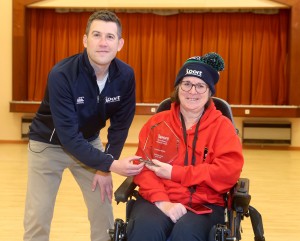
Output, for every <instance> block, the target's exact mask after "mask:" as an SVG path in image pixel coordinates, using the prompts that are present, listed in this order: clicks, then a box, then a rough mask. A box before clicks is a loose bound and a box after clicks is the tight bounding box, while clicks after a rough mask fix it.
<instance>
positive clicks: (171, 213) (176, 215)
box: [155, 201, 187, 223]
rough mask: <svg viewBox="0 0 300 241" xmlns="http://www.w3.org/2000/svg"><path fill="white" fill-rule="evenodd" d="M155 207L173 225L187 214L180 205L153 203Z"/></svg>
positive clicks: (163, 202)
mask: <svg viewBox="0 0 300 241" xmlns="http://www.w3.org/2000/svg"><path fill="white" fill-rule="evenodd" d="M155 206H156V207H158V208H159V209H160V210H161V211H162V212H163V213H164V214H166V215H167V216H168V217H169V218H170V219H171V220H172V222H173V223H176V222H177V221H178V219H180V218H181V217H182V216H183V215H184V214H186V213H187V210H186V208H185V206H183V205H182V204H181V203H171V202H167V201H160V202H155Z"/></svg>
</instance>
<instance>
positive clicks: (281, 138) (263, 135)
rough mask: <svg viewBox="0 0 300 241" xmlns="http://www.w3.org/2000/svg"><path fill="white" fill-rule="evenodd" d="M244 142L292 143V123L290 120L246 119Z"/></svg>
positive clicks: (243, 134)
mask: <svg viewBox="0 0 300 241" xmlns="http://www.w3.org/2000/svg"><path fill="white" fill-rule="evenodd" d="M242 141H243V144H278V145H290V144H291V141H292V124H291V123H290V122H258V121H244V122H243V133H242Z"/></svg>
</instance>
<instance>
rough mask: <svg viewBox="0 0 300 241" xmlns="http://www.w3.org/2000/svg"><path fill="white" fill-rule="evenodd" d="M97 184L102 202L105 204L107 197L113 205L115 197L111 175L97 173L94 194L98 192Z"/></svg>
mask: <svg viewBox="0 0 300 241" xmlns="http://www.w3.org/2000/svg"><path fill="white" fill-rule="evenodd" d="M97 184H98V185H99V189H100V193H101V201H102V202H104V200H105V197H106V196H107V198H108V200H109V202H110V203H111V201H112V195H113V194H112V193H113V181H112V176H111V173H110V172H101V171H97V172H96V174H95V176H94V179H93V183H92V191H93V192H94V191H95V190H96V187H97Z"/></svg>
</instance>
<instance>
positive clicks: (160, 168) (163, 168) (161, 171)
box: [146, 159, 172, 179]
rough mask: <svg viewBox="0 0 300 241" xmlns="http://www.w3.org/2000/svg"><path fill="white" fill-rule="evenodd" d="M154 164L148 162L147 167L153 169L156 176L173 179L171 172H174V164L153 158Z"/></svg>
mask: <svg viewBox="0 0 300 241" xmlns="http://www.w3.org/2000/svg"><path fill="white" fill-rule="evenodd" d="M152 162H153V164H155V165H151V164H146V167H147V168H148V169H149V170H151V171H153V172H154V173H155V174H156V176H158V177H161V178H164V179H171V173H172V166H171V165H170V164H168V163H165V162H160V161H158V160H156V159H152Z"/></svg>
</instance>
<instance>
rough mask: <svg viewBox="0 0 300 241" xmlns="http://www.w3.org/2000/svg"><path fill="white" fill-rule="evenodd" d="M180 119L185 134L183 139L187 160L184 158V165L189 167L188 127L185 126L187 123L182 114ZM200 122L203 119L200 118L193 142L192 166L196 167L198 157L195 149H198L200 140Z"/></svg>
mask: <svg viewBox="0 0 300 241" xmlns="http://www.w3.org/2000/svg"><path fill="white" fill-rule="evenodd" d="M180 119H181V124H182V132H183V138H184V143H185V146H186V148H185V158H184V165H185V166H187V165H188V159H189V153H188V144H187V133H186V126H185V122H184V119H183V116H182V114H181V113H180ZM200 120H201V117H200V118H199V120H198V122H197V125H196V129H195V135H194V140H193V146H192V165H193V166H194V165H195V162H196V156H195V149H196V143H197V140H198V129H199V126H200Z"/></svg>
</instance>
